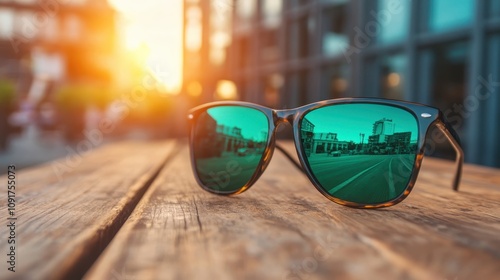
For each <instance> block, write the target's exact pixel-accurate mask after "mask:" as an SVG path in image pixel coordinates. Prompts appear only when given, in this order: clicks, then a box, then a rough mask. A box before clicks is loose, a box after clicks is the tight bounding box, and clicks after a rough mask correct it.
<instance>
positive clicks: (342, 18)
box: [322, 5, 349, 55]
mask: <svg viewBox="0 0 500 280" xmlns="http://www.w3.org/2000/svg"><path fill="white" fill-rule="evenodd" d="M346 8H347V6H346V5H339V6H335V7H332V8H329V9H328V10H326V11H325V12H324V16H323V26H324V31H323V38H322V49H323V53H324V54H326V55H338V54H341V53H342V51H343V50H344V49H346V48H347V47H348V45H349V38H348V26H347V15H348V14H347V10H346Z"/></svg>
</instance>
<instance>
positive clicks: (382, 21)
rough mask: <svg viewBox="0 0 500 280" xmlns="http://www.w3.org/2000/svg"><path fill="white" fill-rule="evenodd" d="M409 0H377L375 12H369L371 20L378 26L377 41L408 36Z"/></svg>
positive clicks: (383, 41) (397, 39)
mask: <svg viewBox="0 0 500 280" xmlns="http://www.w3.org/2000/svg"><path fill="white" fill-rule="evenodd" d="M410 8H411V0H399V1H395V0H379V1H378V9H377V12H376V13H374V12H370V19H371V21H375V22H377V24H378V26H380V31H379V32H380V35H379V36H378V38H377V42H378V43H381V44H386V43H393V42H400V41H402V40H404V39H405V38H407V37H408V31H409V29H410V28H409V27H410Z"/></svg>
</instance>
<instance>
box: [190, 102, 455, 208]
mask: <svg viewBox="0 0 500 280" xmlns="http://www.w3.org/2000/svg"><path fill="white" fill-rule="evenodd" d="M339 104H377V105H386V106H392V107H397V108H400V109H403V110H406V111H407V112H409V113H411V114H412V115H413V116H414V117H415V119H416V121H417V123H418V131H419V137H418V142H417V154H416V157H415V162H414V165H413V170H412V172H411V176H410V179H409V182H408V184H407V186H406V188H405V190H404V191H403V192H402V193H401V194H400V195H399V196H398V197H396V198H394V199H392V200H390V201H387V202H383V203H376V204H362V203H355V202H350V201H344V200H342V199H339V198H336V197H334V196H332V195H331V194H329V193H328V192H326V191H325V190H324V189H323V188H322V187H321V184H320V183H319V182H318V180H317V179H316V177H315V176H314V175H313V173H312V172H311V170H310V168H309V166H308V164H307V161H306V159H305V155H304V154H303V149H302V147H301V145H302V143H301V142H300V129H301V127H300V125H301V123H302V122H301V121H302V119H303V118H304V116H305V115H306V114H307V113H308V112H310V111H312V110H315V109H318V108H321V107H325V106H332V105H339ZM221 106H240V107H247V108H252V109H256V110H259V111H261V112H262V113H264V115H265V116H266V117H267V120H268V126H269V127H268V131H269V133H268V134H269V135H268V139H267V142H266V148H265V150H264V152H263V155H262V157H261V159H260V161H259V164H258V165H257V168H256V169H255V172H254V174H253V175H252V177H251V178H250V179H249V181H248V182H247V183H246V184H245V185H244V186H242V187H241V188H239V189H237V190H235V191H220V190H214V189H212V188H208V187H206V186H205V185H204V184H203V182H201V180H200V178H199V176H198V172H197V170H196V161H195V155H194V148H193V147H194V141H195V139H194V138H195V135H194V134H195V125H196V121H197V119H198V117H199V116H200V114H202V113H203V112H205V111H206V110H208V109H210V108H213V107H221ZM188 119H189V126H190V133H189V136H190V137H189V145H190V156H191V167H192V169H193V173H194V175H195V178H196V181H197V182H198V185H200V187H202V188H203V189H204V190H206V191H208V192H211V193H215V194H219V195H236V194H240V193H242V192H244V191H246V190H248V189H249V188H250V187H251V186H252V185H253V184H254V183H255V182H256V181H257V180H258V179H259V178H260V176H261V175H262V174H263V173H264V171H265V169H266V167H267V166H268V165H269V162H270V161H271V158H272V155H273V153H274V149H275V147H276V129H277V127H278V126H279V125H280V124H281V123H289V124H290V125H291V126H292V128H293V137H294V144H295V150H296V152H297V155H298V158H299V161H300V166H301V167H302V170H303V172H304V173H305V174H306V176H307V177H308V178H309V180H310V181H311V182H312V183H313V185H314V187H315V188H316V189H317V190H318V191H319V192H320V193H321V194H323V196H325V197H326V198H328V199H329V200H331V201H333V202H335V203H338V204H341V205H344V206H348V207H353V208H383V207H389V206H393V205H396V204H398V203H399V202H401V201H403V200H404V199H405V198H406V197H407V196H408V195H409V194H410V192H411V191H412V189H413V187H414V185H415V182H416V180H417V177H418V173H419V171H420V167H421V165H422V159H423V157H424V148H425V139H426V136H427V133H428V132H429V128H430V127H431V126H433V125H434V126H435V127H437V128H438V129H439V130H440V131H441V132H442V133H443V134H444V136H445V137H446V139H447V140H448V141H449V142H450V144H451V145H452V147H453V149H454V150H455V152H456V159H455V165H456V172H455V178H454V180H453V185H452V187H453V190H455V191H457V190H458V187H459V183H460V177H461V173H462V165H463V161H464V153H463V151H462V148H461V147H460V140H459V137H458V135H457V133H456V132H455V131H454V129H453V128H452V127H451V125H450V124H449V123H448V122H447V121H446V119H445V118H444V116H443V114H442V112H441V111H440V110H439V109H437V108H434V107H430V106H426V105H423V104H418V103H412V102H406V101H399V100H392V99H381V98H339V99H331V100H325V101H319V102H315V103H311V104H308V105H304V106H301V107H298V108H294V109H284V110H275V109H271V108H268V107H265V106H261V105H258V104H254V103H249V102H242V101H219V102H212V103H207V104H204V105H200V106H198V107H195V108H193V109H191V110H190V111H189V115H188Z"/></svg>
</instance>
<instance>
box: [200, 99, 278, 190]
mask: <svg viewBox="0 0 500 280" xmlns="http://www.w3.org/2000/svg"><path fill="white" fill-rule="evenodd" d="M268 133H269V122H268V120H267V117H266V115H265V114H264V113H263V112H261V111H259V110H256V109H253V108H248V107H241V106H220V107H212V108H209V109H207V110H206V111H205V112H203V113H201V114H200V115H199V116H198V119H197V121H196V125H195V127H194V134H193V137H194V139H193V155H194V162H195V169H196V172H197V174H198V177H199V179H200V181H201V182H202V183H203V185H204V186H205V187H207V188H209V189H212V190H214V191H217V192H221V193H232V192H236V191H237V190H239V189H241V188H242V187H243V186H245V185H246V184H247V183H248V182H249V181H250V179H251V178H252V176H253V174H254V173H255V171H256V169H257V167H258V165H259V162H260V161H261V158H262V156H263V154H264V150H265V148H266V144H267V138H268Z"/></svg>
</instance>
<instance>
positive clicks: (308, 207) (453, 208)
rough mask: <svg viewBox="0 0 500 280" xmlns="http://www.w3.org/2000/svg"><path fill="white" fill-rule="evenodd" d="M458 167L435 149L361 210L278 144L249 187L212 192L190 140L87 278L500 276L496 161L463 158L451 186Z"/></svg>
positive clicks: (499, 194) (499, 201)
mask: <svg viewBox="0 0 500 280" xmlns="http://www.w3.org/2000/svg"><path fill="white" fill-rule="evenodd" d="M288 148H290V144H288ZM448 166H449V167H448ZM452 168H453V164H452V163H449V162H445V161H440V160H434V159H427V160H425V162H424V164H423V168H422V171H421V175H420V178H419V180H418V182H417V184H416V186H415V188H414V191H413V192H412V194H410V196H409V197H408V199H406V200H405V201H403V202H402V203H401V204H399V205H397V206H394V207H391V208H386V209H381V210H358V209H351V208H347V207H344V206H340V205H337V204H334V203H332V202H330V201H329V200H327V199H326V198H324V197H323V196H322V195H321V194H320V193H319V192H317V191H316V189H315V188H314V187H313V186H312V185H311V183H310V182H309V180H308V179H307V178H306V177H305V176H304V175H303V174H301V173H300V172H297V170H296V169H294V167H293V165H292V164H290V162H288V161H287V159H286V158H285V157H284V156H283V155H282V154H280V153H279V152H275V154H274V157H273V160H272V161H271V164H270V165H269V167H268V169H267V170H266V172H265V174H264V175H263V176H262V177H261V179H260V180H259V181H258V182H257V183H256V184H255V185H254V186H253V187H252V188H251V189H250V190H249V191H247V192H245V193H243V194H240V195H238V196H234V197H223V196H217V195H212V194H209V193H206V192H204V191H203V190H202V189H201V188H199V187H198V186H197V185H196V182H195V180H194V178H193V176H192V174H191V169H190V165H189V158H188V150H187V148H184V149H183V150H182V151H180V153H179V154H178V155H177V156H176V158H175V159H174V160H172V161H170V162H169V163H168V164H167V165H166V166H165V168H164V169H163V170H162V171H161V173H160V175H159V176H158V178H157V179H156V180H155V182H154V183H153V184H152V185H151V187H150V188H149V189H148V191H147V192H146V194H145V195H144V197H143V199H142V200H141V201H140V202H139V204H138V205H137V208H136V209H135V210H134V212H133V213H132V214H131V215H130V217H129V219H128V220H127V221H126V222H125V224H124V225H123V227H122V229H121V230H120V231H119V232H118V234H117V235H116V236H115V238H114V239H113V241H112V242H111V243H110V245H109V246H108V247H107V248H106V250H105V251H104V252H103V254H102V255H101V256H100V257H99V259H98V260H97V262H96V263H95V265H94V266H93V267H92V268H91V270H90V271H89V273H87V274H86V278H87V279H113V278H114V279H332V278H337V279H374V278H375V279H380V278H390V279H394V278H396V279H470V278H474V279H495V278H497V277H498V275H500V238H499V237H498V236H499V235H498V233H499V232H500V207H499V206H500V188H499V182H500V172H499V170H497V169H487V168H481V167H476V166H470V165H466V167H465V172H464V179H463V183H462V187H461V190H462V191H460V192H454V191H452V190H451V188H450V184H451V174H452V171H453V170H452ZM448 171H449V172H450V173H449V174H450V175H448V173H447V172H448Z"/></svg>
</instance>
